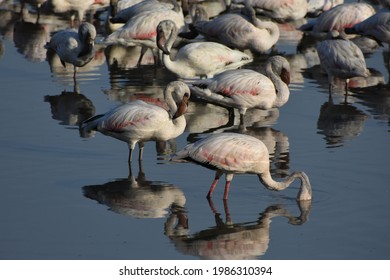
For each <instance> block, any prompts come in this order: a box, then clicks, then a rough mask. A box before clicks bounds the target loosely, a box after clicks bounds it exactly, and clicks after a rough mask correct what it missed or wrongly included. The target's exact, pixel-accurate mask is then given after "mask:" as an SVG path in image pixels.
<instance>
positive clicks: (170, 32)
mask: <svg viewBox="0 0 390 280" xmlns="http://www.w3.org/2000/svg"><path fill="white" fill-rule="evenodd" d="M177 35H178V31H177V27H176V24H175V23H174V22H173V21H171V20H164V21H161V22H160V23H159V25H158V26H157V46H158V48H159V49H160V50H162V51H163V63H164V65H165V67H166V68H168V70H170V71H171V72H173V73H175V74H176V75H178V76H179V77H180V78H185V79H191V78H196V77H213V76H214V75H216V74H218V73H221V72H223V71H226V70H229V69H236V68H238V67H241V66H243V65H245V64H247V63H249V62H251V61H252V60H253V59H252V58H251V57H250V56H248V55H247V54H245V53H243V52H241V51H238V50H233V49H230V48H228V47H227V46H225V45H222V44H219V43H215V42H196V43H190V44H187V45H185V46H184V47H182V48H180V49H179V50H178V51H177V53H176V55H175V56H174V57H173V58H171V56H170V54H171V49H172V46H173V43H174V42H175V40H176V38H177Z"/></svg>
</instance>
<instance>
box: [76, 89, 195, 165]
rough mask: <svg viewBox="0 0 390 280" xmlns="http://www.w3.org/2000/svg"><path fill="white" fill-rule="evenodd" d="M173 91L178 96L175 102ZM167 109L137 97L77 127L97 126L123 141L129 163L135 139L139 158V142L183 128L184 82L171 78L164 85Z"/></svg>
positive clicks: (167, 136)
mask: <svg viewBox="0 0 390 280" xmlns="http://www.w3.org/2000/svg"><path fill="white" fill-rule="evenodd" d="M173 95H174V96H176V97H178V98H180V97H181V98H182V99H181V102H180V105H179V106H177V105H176V102H175V100H174V98H173ZM164 97H165V100H166V102H167V105H168V107H169V108H170V110H169V112H168V111H167V110H165V109H164V108H162V107H160V106H156V105H153V104H148V103H145V102H143V101H141V100H137V101H133V102H129V103H126V104H123V105H121V106H118V107H116V108H114V109H112V110H111V111H109V112H107V113H105V114H103V115H98V116H95V117H92V118H90V119H88V120H86V121H84V122H83V123H82V124H81V126H80V130H81V131H82V132H83V134H85V132H88V131H91V130H97V131H99V132H101V133H103V134H105V135H108V136H111V137H114V138H116V139H118V140H121V141H124V142H126V143H128V145H129V159H128V161H129V163H130V162H131V161H132V152H133V150H134V147H135V145H136V144H137V143H138V146H139V148H140V154H139V160H142V151H143V143H144V142H146V141H152V140H161V141H166V140H169V139H173V138H176V137H177V136H179V135H180V134H182V133H183V132H184V129H185V126H186V121H185V118H184V113H185V112H186V110H187V105H188V99H189V89H188V86H187V85H186V84H184V83H183V82H180V81H174V82H171V83H169V84H168V85H167V87H166V89H165V93H164Z"/></svg>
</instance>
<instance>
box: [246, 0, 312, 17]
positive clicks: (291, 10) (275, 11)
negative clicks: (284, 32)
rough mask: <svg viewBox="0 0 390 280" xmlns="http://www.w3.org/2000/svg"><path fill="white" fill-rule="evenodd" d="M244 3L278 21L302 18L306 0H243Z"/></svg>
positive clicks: (305, 9) (305, 10)
mask: <svg viewBox="0 0 390 280" xmlns="http://www.w3.org/2000/svg"><path fill="white" fill-rule="evenodd" d="M245 5H246V6H251V7H253V8H254V9H255V10H256V11H259V13H261V14H263V15H265V16H267V17H270V18H272V19H275V20H277V21H279V22H286V21H294V20H298V19H302V18H304V17H305V16H306V13H307V0H245Z"/></svg>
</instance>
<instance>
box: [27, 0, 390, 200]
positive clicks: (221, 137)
mask: <svg viewBox="0 0 390 280" xmlns="http://www.w3.org/2000/svg"><path fill="white" fill-rule="evenodd" d="M22 2H25V3H24V4H28V5H31V7H33V9H36V11H37V20H39V17H40V15H41V14H42V13H44V10H45V9H47V7H48V6H50V8H51V9H52V10H53V11H54V12H56V13H60V12H69V11H73V12H74V13H71V14H72V17H71V25H74V26H75V27H77V28H78V31H77V30H76V29H66V30H60V31H57V32H56V33H55V34H53V35H52V36H51V38H50V41H49V42H48V43H47V44H46V46H45V48H46V49H47V51H48V52H55V53H56V54H57V55H58V56H59V58H60V60H61V63H62V64H63V66H64V67H65V66H66V64H67V63H68V64H71V65H73V66H74V78H75V79H76V76H77V69H78V68H80V67H84V66H85V65H87V64H88V63H89V62H90V61H91V60H92V59H93V58H94V55H95V41H96V36H97V31H96V29H95V26H94V25H93V24H91V23H88V22H87V21H86V20H85V13H86V11H88V9H89V8H90V6H92V5H105V7H106V9H107V18H106V19H105V20H106V22H105V29H106V30H105V32H106V35H105V36H104V38H103V40H102V42H100V43H101V44H106V45H115V44H121V45H124V46H139V47H140V48H141V52H140V56H139V58H138V61H137V65H141V64H142V63H143V61H144V59H145V56H146V55H148V54H149V55H150V54H152V57H153V61H154V62H153V63H154V64H155V65H156V67H164V68H166V69H167V71H170V72H172V73H174V74H175V75H176V76H177V80H175V81H171V82H170V83H169V84H168V85H167V86H166V88H165V91H164V100H165V104H163V105H161V106H160V105H156V104H150V103H147V102H144V101H141V100H136V101H131V102H128V103H125V104H123V105H120V106H118V107H116V108H113V109H112V110H110V111H108V112H106V113H104V114H100V115H96V116H93V117H92V118H90V119H87V120H85V121H83V122H82V123H81V124H80V130H81V131H83V132H84V133H88V132H90V131H99V132H101V133H102V134H105V135H108V136H111V137H114V138H116V139H118V140H121V141H123V142H126V143H127V144H128V147H129V157H128V162H129V164H130V165H131V162H132V160H133V151H134V149H135V146H136V144H138V147H139V156H138V160H139V161H141V160H142V153H143V148H144V143H145V142H147V141H156V140H162V141H166V140H169V139H173V138H176V137H178V136H179V135H181V134H182V133H183V132H184V130H185V127H186V120H185V117H184V116H185V113H186V111H187V107H188V103H189V101H190V100H191V101H193V102H197V101H199V100H201V101H202V102H209V103H212V104H214V105H219V106H222V107H224V108H228V109H229V110H236V111H238V113H239V115H240V122H241V124H243V123H244V116H245V113H246V111H247V110H248V109H252V108H257V109H264V110H267V109H272V108H279V107H281V106H283V105H284V104H286V102H288V99H289V95H290V90H289V82H290V72H291V69H290V64H289V62H288V61H287V59H286V58H284V57H283V56H282V55H273V54H272V48H273V46H274V45H275V44H276V43H277V42H278V40H279V37H280V30H279V27H278V24H277V23H281V22H289V21H294V20H299V19H302V18H304V17H308V16H310V20H308V21H307V22H306V23H305V24H303V25H302V26H300V27H298V28H299V29H300V30H301V31H303V32H308V33H310V34H313V35H314V36H318V38H321V41H320V43H318V45H317V52H318V56H319V59H320V66H321V68H322V69H323V71H324V72H325V73H326V74H327V75H328V78H329V95H330V96H331V95H332V90H333V88H334V86H335V79H342V80H345V96H346V98H347V95H348V80H349V79H351V78H354V77H367V76H369V75H370V72H369V70H368V69H367V67H366V63H365V58H364V55H363V52H362V50H361V48H360V47H359V45H358V43H355V42H354V40H355V39H356V38H358V39H359V40H362V39H364V40H367V41H368V42H372V44H380V45H382V44H384V43H390V9H389V6H390V1H385V0H381V1H379V3H378V2H376V3H375V5H376V6H375V7H380V8H376V9H375V8H374V6H373V5H372V4H370V3H366V2H363V1H356V2H354V3H344V1H336V0H333V1H332V0H322V1H321V0H317V1H316V0H245V1H244V0H241V1H240V0H237V1H234V0H232V1H228V0H226V1H223V0H204V1H202V0H183V1H177V0H165V1H158V0H143V1H140V0H138V1H135V0H132V1H129V0H111V1H110V3H104V2H105V1H102V0H101V1H97V0H95V1H94V0H89V1H87V0H86V1H79V0H74V1H73V0H47V1H42V0H35V1H34V0H29V1H22ZM106 2H108V1H106ZM210 7H213V8H210ZM215 7H219V10H218V9H216V8H215ZM267 52H271V55H270V56H269V59H268V61H267V63H266V65H265V69H264V74H262V73H259V72H257V71H254V70H251V69H245V68H242V66H244V65H246V64H249V63H252V62H253V55H254V54H257V53H267ZM171 160H172V161H176V162H182V161H187V162H188V161H190V162H194V163H197V164H200V165H202V166H205V167H207V168H210V169H212V170H215V171H216V173H215V179H214V181H213V183H212V185H211V187H210V190H209V192H208V194H207V197H208V198H211V196H212V194H213V191H214V189H215V187H216V185H217V183H218V180H219V178H220V177H221V176H222V175H224V174H225V176H226V183H225V192H224V196H223V199H224V200H227V199H228V194H229V187H230V182H231V180H232V178H233V176H234V174H243V173H249V174H256V175H258V177H259V179H260V181H261V182H262V184H263V185H264V186H265V187H266V188H268V189H270V190H277V191H280V190H283V189H285V188H287V187H288V186H289V185H290V184H291V183H292V182H293V181H294V180H295V179H299V180H300V184H301V185H300V190H299V193H298V195H297V200H300V201H305V200H311V199H312V188H311V184H310V181H309V178H308V176H307V175H306V174H305V173H304V172H298V171H296V172H293V173H292V174H291V175H289V176H288V177H286V178H285V179H284V180H283V181H275V180H274V179H273V178H272V177H271V174H270V163H269V152H268V150H267V147H266V146H265V144H264V143H263V142H262V141H260V140H258V139H257V138H254V137H252V136H249V135H246V134H243V133H218V134H211V135H210V136H208V137H205V138H203V139H201V140H198V141H197V142H195V143H192V144H188V145H187V146H185V147H184V148H183V149H182V150H180V151H178V152H177V153H176V154H175V155H173V156H172V158H171Z"/></svg>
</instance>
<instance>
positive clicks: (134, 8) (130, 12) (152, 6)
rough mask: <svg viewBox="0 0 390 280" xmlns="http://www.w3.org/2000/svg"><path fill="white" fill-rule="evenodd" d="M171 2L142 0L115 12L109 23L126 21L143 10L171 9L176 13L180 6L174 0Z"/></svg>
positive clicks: (179, 10)
mask: <svg viewBox="0 0 390 280" xmlns="http://www.w3.org/2000/svg"><path fill="white" fill-rule="evenodd" d="M171 2H172V3H165V2H161V1H159V0H143V1H140V2H138V3H136V4H134V5H131V6H129V7H127V8H125V9H123V10H120V11H118V12H117V14H116V15H115V16H113V17H112V18H111V19H110V22H111V23H126V22H127V21H129V20H130V19H131V18H132V17H133V16H135V15H138V14H140V13H143V12H149V11H152V10H153V11H157V10H173V11H175V12H177V13H180V12H181V8H180V6H179V4H178V3H177V1H176V0H171Z"/></svg>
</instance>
